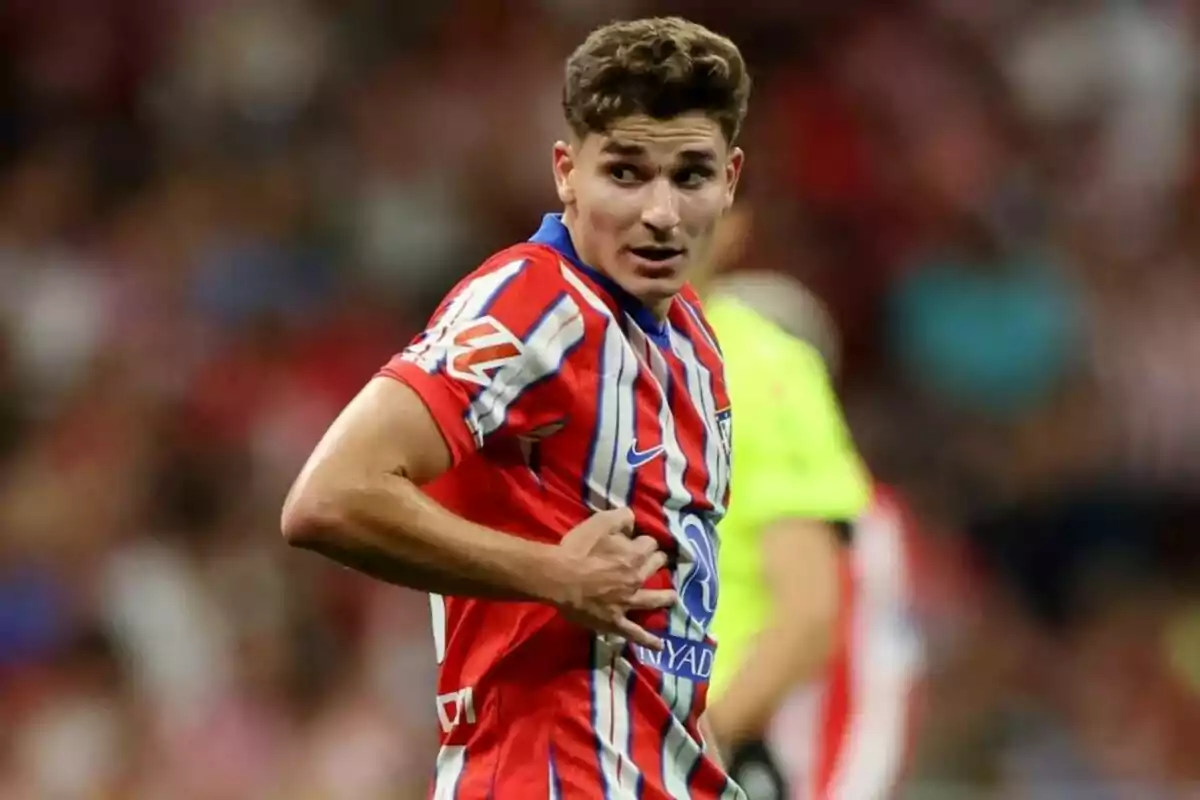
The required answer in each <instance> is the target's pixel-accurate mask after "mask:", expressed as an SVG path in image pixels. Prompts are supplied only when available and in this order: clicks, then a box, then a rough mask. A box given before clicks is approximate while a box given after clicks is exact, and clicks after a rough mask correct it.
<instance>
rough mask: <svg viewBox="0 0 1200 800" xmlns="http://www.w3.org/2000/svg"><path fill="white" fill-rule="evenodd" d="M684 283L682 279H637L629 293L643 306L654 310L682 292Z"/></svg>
mask: <svg viewBox="0 0 1200 800" xmlns="http://www.w3.org/2000/svg"><path fill="white" fill-rule="evenodd" d="M685 283H686V281H685V280H684V279H683V278H682V277H671V278H639V279H638V280H637V284H636V286H635V287H633V288H634V291H632V292H631V294H633V295H634V296H635V297H637V298H638V299H639V300H641V301H642V303H643V304H645V305H647V306H649V307H651V308H654V307H656V306H659V305H662V304H663V303H665V302H667V301H668V300H670V299H671V298H672V297H674V296H675V295H677V294H679V292H680V291H682V289H683V287H684V284H685Z"/></svg>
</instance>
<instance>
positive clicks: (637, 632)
mask: <svg viewBox="0 0 1200 800" xmlns="http://www.w3.org/2000/svg"><path fill="white" fill-rule="evenodd" d="M615 627H616V630H617V633H619V634H621V635H622V636H624V637H625V638H626V639H628V640H629V641H631V642H633V643H634V644H640V645H641V646H642V647H648V648H650V649H651V650H662V649H663V640H662V639H660V638H658V637H657V636H655V635H654V634H652V633H650V632H649V631H647V630H646V629H645V628H643V627H642V626H641V625H638V624H637V623H636V622H633V621H631V620H628V619H626V618H624V617H622V618H621V619H619V620H617V623H616V625H615Z"/></svg>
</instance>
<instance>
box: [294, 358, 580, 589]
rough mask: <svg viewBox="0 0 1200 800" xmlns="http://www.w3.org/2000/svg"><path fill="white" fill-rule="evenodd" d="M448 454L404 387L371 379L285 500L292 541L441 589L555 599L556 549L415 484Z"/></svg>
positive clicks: (383, 576) (375, 572) (386, 576)
mask: <svg viewBox="0 0 1200 800" xmlns="http://www.w3.org/2000/svg"><path fill="white" fill-rule="evenodd" d="M450 464H451V461H450V452H449V449H448V448H447V446H446V443H445V440H444V439H443V438H442V435H441V432H440V431H439V430H438V427H437V424H436V423H435V422H434V420H433V417H432V415H431V414H430V412H429V410H428V409H427V408H426V407H425V404H424V402H422V400H421V399H420V398H419V397H418V396H417V394H416V392H414V391H413V390H412V389H411V388H409V387H408V386H407V385H406V384H404V383H401V382H400V381H396V380H392V379H390V378H375V379H374V380H372V381H371V382H370V383H369V384H367V386H366V387H365V388H364V389H363V390H362V392H360V393H359V395H358V396H357V397H356V398H355V399H354V400H353V401H351V403H350V404H349V405H348V406H347V407H346V409H345V410H344V411H343V412H342V413H341V415H340V416H339V417H338V418H337V420H336V421H335V422H334V423H333V425H332V426H331V427H330V428H329V430H328V432H326V434H325V436H324V438H322V440H321V442H320V444H318V445H317V448H316V449H315V450H314V451H313V453H312V455H311V456H310V457H309V460H308V463H307V464H305V466H304V469H303V470H302V471H301V473H300V476H299V477H298V478H297V479H296V482H295V484H294V485H293V486H292V489H291V491H290V492H289V493H288V498H287V500H286V502H285V504H284V508H283V516H282V528H283V535H284V538H285V539H286V540H287V541H288V543H289V544H291V545H293V546H295V547H300V548H303V549H306V550H312V551H313V552H316V553H319V554H321V555H323V556H326V557H328V558H330V559H332V560H334V561H336V562H338V563H340V564H343V565H345V566H348V567H351V568H353V569H355V570H358V571H360V572H364V573H366V574H368V575H370V576H372V577H374V578H377V579H379V580H383V581H386V582H388V583H393V584H397V585H401V586H408V587H411V588H414V589H419V590H422V591H428V592H437V593H439V594H462V595H471V596H476V597H488V598H494V599H512V600H539V601H547V602H554V601H556V600H558V599H560V598H559V591H558V587H557V585H556V580H555V577H556V573H555V562H556V555H557V554H556V552H555V551H556V550H557V549H558V548H556V547H553V546H550V545H545V544H538V543H535V542H530V541H527V540H525V539H521V538H519V537H517V536H511V535H507V534H504V533H501V532H498V531H493V530H489V529H487V528H484V527H481V526H479V525H475V524H473V523H470V522H468V521H466V520H464V519H462V518H460V517H458V516H456V515H454V514H452V513H450V512H449V511H447V510H446V509H445V508H443V507H442V506H440V505H438V504H437V503H436V502H434V501H433V500H432V499H431V498H430V497H429V496H428V495H427V494H425V492H423V491H422V490H421V489H420V485H421V484H423V483H425V482H427V481H430V480H432V479H433V478H436V477H437V476H439V475H441V474H442V473H443V472H445V471H446V470H447V469H449V467H450Z"/></svg>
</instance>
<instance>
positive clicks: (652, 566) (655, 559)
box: [638, 550, 667, 584]
mask: <svg viewBox="0 0 1200 800" xmlns="http://www.w3.org/2000/svg"><path fill="white" fill-rule="evenodd" d="M666 565H667V554H666V553H664V552H662V551H661V550H660V551H658V552H655V553H651V554H650V555H649V557H648V558H647V559H646V560H645V561H644V562H642V566H641V568H639V569H638V583H639V584H642V583H645V582H646V580H647V579H648V578H649V577H650V576H651V575H653V574H654V573H656V572H658V571H659V570H660V569H662V568H663V567H665V566H666Z"/></svg>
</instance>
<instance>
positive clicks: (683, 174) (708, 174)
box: [675, 167, 713, 189]
mask: <svg viewBox="0 0 1200 800" xmlns="http://www.w3.org/2000/svg"><path fill="white" fill-rule="evenodd" d="M712 178H713V171H712V170H711V169H709V168H708V167H687V168H685V169H681V170H679V171H678V172H676V173H675V183H676V185H678V186H681V187H683V188H684V189H696V188H699V187H701V186H703V185H704V184H705V183H707V182H708V181H710V180H712Z"/></svg>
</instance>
